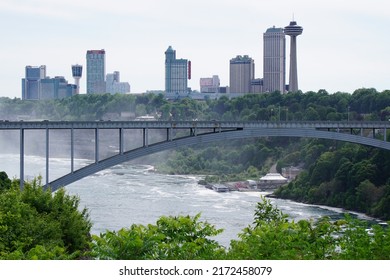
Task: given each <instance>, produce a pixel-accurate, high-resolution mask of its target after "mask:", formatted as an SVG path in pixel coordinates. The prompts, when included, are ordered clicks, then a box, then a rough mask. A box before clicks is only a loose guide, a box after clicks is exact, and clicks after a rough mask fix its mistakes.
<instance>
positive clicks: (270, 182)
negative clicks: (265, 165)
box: [258, 173, 288, 189]
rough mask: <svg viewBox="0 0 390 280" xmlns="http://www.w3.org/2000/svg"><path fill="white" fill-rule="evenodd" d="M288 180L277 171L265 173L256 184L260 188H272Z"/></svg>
mask: <svg viewBox="0 0 390 280" xmlns="http://www.w3.org/2000/svg"><path fill="white" fill-rule="evenodd" d="M287 182H288V179H287V178H285V177H283V176H282V175H280V174H279V173H267V174H266V175H265V176H263V177H261V178H260V180H259V184H258V186H259V187H260V189H274V188H277V187H279V186H281V185H284V184H286V183H287Z"/></svg>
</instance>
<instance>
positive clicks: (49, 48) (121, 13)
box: [0, 0, 390, 98]
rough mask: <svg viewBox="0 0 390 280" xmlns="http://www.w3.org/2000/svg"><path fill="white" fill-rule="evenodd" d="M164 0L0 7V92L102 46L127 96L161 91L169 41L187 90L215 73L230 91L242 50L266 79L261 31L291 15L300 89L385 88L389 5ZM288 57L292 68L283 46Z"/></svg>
mask: <svg viewBox="0 0 390 280" xmlns="http://www.w3.org/2000/svg"><path fill="white" fill-rule="evenodd" d="M167 2H169V3H167ZM167 2H162V1H153V0H146V1H144V2H142V3H138V2H135V1H121V0H113V1H111V2H110V3H106V2H101V3H98V4H95V5H93V4H92V3H96V1H94V2H92V1H89V0H86V1H82V2H80V1H74V0H69V1H66V2H62V1H55V0H54V1H48V0H35V1H31V0H30V1H29V0H25V1H23V2H18V3H15V1H11V0H4V1H2V2H1V3H0V23H2V25H3V26H7V28H4V29H2V30H1V31H0V32H1V35H2V37H3V38H7V40H4V42H3V44H2V46H1V52H0V57H1V61H2V62H3V64H4V65H7V67H3V69H1V70H0V71H1V72H0V77H2V78H1V81H0V96H8V97H18V98H20V79H21V78H23V76H24V68H25V66H26V65H35V66H39V65H46V66H47V71H48V72H50V73H55V74H56V75H59V76H64V77H65V78H66V79H67V80H68V81H72V80H73V79H72V73H71V70H70V66H71V65H73V64H80V65H83V66H84V69H85V70H86V65H85V51H86V50H88V49H105V50H106V52H107V57H109V59H107V61H106V63H107V65H106V68H107V72H113V71H115V70H116V69H120V72H121V77H122V78H123V80H126V81H129V82H130V83H131V85H132V89H131V92H132V93H142V92H145V91H147V90H159V89H160V90H161V89H164V82H165V81H164V53H163V51H162V50H165V49H166V48H167V46H169V45H172V46H174V47H175V49H177V50H179V52H180V56H181V57H186V58H190V59H191V61H192V79H191V80H190V81H189V83H188V86H189V87H191V88H192V89H193V90H199V79H200V78H201V77H211V76H213V75H218V76H219V77H220V84H221V86H227V85H229V60H230V59H231V58H232V57H235V56H237V55H240V54H247V55H249V56H250V57H252V58H253V59H254V61H255V67H256V70H255V72H256V73H262V69H263V59H262V54H263V45H262V44H263V42H262V35H263V33H264V30H266V29H267V28H269V27H270V26H274V25H275V26H277V27H284V26H287V25H288V23H289V22H290V21H292V20H293V19H294V20H296V21H297V22H298V24H299V25H301V26H303V27H304V28H305V31H304V32H305V34H304V36H302V38H299V40H298V41H299V42H298V53H299V54H298V68H299V70H298V72H299V88H300V89H301V90H302V91H303V92H306V91H310V90H312V91H317V90H319V89H326V90H327V91H329V92H330V93H333V92H335V91H346V92H350V93H352V92H353V91H354V90H355V89H358V88H361V87H374V88H376V89H377V90H379V91H381V90H384V89H389V88H390V73H389V72H390V71H389V70H388V68H389V67H388V66H387V65H388V64H389V62H390V54H389V53H388V51H387V46H388V45H389V43H390V38H388V36H385V34H386V33H385V30H386V29H385V28H386V26H387V25H388V24H389V23H390V11H388V9H386V6H385V4H386V3H385V1H379V0H373V1H372V2H370V3H366V2H363V1H360V0H358V1H356V2H354V5H350V4H349V3H339V2H340V1H335V0H329V1H324V0H320V1H315V3H313V2H312V1H308V0H296V1H292V2H290V1H282V0H275V1H272V3H268V2H266V3H262V2H259V1H250V0H243V1H240V2H239V3H237V2H236V1H222V0H221V1H218V0H215V1H213V0H210V1H207V2H206V1H203V0H200V1H196V2H190V3H187V2H185V3H184V1H178V0H170V1H167ZM151 6H153V7H154V8H153V9H150V7H151ZM168 11H170V12H169V13H168ZM237 11H239V13H237ZM293 13H294V17H293ZM169 14H172V15H173V14H174V15H175V16H172V17H170V16H169ZM190 14H191V16H189V15H190ZM102 18H104V20H101V19H102ZM286 52H287V55H286V60H287V62H286V69H289V55H288V54H289V46H288V47H287V49H286ZM257 76H261V75H257ZM286 83H288V81H286ZM85 92H86V74H84V75H83V77H82V78H81V80H80V93H85Z"/></svg>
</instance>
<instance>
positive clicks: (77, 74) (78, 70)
mask: <svg viewBox="0 0 390 280" xmlns="http://www.w3.org/2000/svg"><path fill="white" fill-rule="evenodd" d="M82 74H83V66H81V65H78V64H76V65H72V76H73V78H74V83H75V85H76V94H79V93H80V78H81V76H82Z"/></svg>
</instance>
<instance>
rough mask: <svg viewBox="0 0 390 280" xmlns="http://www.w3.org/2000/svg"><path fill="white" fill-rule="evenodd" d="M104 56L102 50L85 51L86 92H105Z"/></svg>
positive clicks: (104, 53)
mask: <svg viewBox="0 0 390 280" xmlns="http://www.w3.org/2000/svg"><path fill="white" fill-rule="evenodd" d="M105 57H106V52H105V51H104V50H89V51H87V93H105V92H106V83H105V77H106V67H105V60H106V59H105Z"/></svg>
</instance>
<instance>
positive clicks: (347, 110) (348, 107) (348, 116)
mask: <svg viewBox="0 0 390 280" xmlns="http://www.w3.org/2000/svg"><path fill="white" fill-rule="evenodd" d="M347 120H348V122H349V106H348V107H347Z"/></svg>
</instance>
